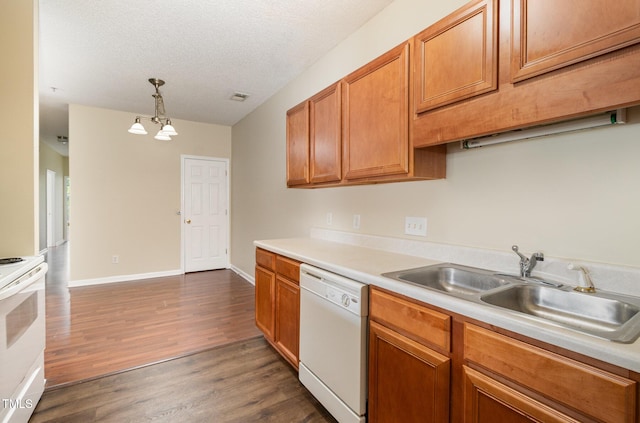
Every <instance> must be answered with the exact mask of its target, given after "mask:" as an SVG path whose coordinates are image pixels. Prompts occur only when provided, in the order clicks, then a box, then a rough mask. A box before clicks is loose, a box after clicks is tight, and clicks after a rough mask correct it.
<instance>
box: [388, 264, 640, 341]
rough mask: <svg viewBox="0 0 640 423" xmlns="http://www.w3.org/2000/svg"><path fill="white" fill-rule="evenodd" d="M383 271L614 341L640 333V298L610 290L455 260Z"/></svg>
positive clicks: (390, 275)
mask: <svg viewBox="0 0 640 423" xmlns="http://www.w3.org/2000/svg"><path fill="white" fill-rule="evenodd" d="M382 276H386V277H388V278H392V279H395V280H398V281H402V282H407V283H410V284H413V285H417V286H420V287H423V288H427V289H431V290H435V291H440V292H442V293H444V294H448V295H451V296H454V297H458V298H461V299H464V300H466V301H472V302H475V303H477V304H483V305H485V306H487V307H498V308H501V309H503V310H505V311H509V312H514V313H518V314H519V315H520V316H523V317H526V318H527V319H534V320H537V321H540V322H546V323H549V324H552V325H556V326H561V327H564V328H569V329H573V330H576V331H579V332H582V333H586V334H590V335H594V336H598V337H601V338H604V339H608V340H610V341H615V342H622V343H630V342H633V341H635V340H636V339H637V338H638V337H639V336H640V298H638V297H631V296H626V295H622V294H614V293H610V292H605V291H597V293H581V292H576V291H574V290H573V289H572V287H570V286H563V285H562V284H560V283H555V282H553V281H546V280H542V279H536V278H519V277H518V276H515V275H505V274H500V273H496V272H492V271H490V270H485V269H479V268H475V267H469V266H462V265H459V264H452V263H443V264H437V265H433V266H424V267H419V268H415V269H407V270H400V271H397V272H390V273H384V274H383V275H382Z"/></svg>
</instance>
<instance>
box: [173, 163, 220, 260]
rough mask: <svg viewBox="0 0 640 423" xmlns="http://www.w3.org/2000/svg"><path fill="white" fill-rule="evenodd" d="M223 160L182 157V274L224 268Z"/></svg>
mask: <svg viewBox="0 0 640 423" xmlns="http://www.w3.org/2000/svg"><path fill="white" fill-rule="evenodd" d="M227 165H228V161H227V160H221V159H208V158H188V157H183V166H182V168H183V172H184V173H183V211H182V219H183V220H182V228H183V239H184V244H183V245H184V268H185V272H197V271H201V270H212V269H222V268H226V267H227V266H228V233H229V223H228V222H229V219H228V192H229V190H228V177H227V174H228V172H227Z"/></svg>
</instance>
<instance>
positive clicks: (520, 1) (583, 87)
mask: <svg viewBox="0 0 640 423" xmlns="http://www.w3.org/2000/svg"><path fill="white" fill-rule="evenodd" d="M483 4H484V2H477V1H474V2H473V3H470V4H469V5H468V6H464V7H463V8H461V9H459V10H458V11H456V12H454V13H453V14H452V15H451V16H448V17H446V18H444V19H442V20H441V21H440V22H438V23H436V24H434V25H433V27H432V28H429V29H427V30H426V31H425V32H424V33H423V34H425V33H426V34H427V35H429V34H432V33H433V34H440V33H439V32H438V31H437V29H438V28H443V31H444V32H442V35H441V37H442V39H440V40H438V39H437V38H438V37H435V38H436V39H432V38H428V37H427V38H426V41H424V42H423V44H424V45H423V47H424V49H426V50H424V51H426V53H425V52H423V51H421V48H416V51H417V54H416V56H418V59H417V66H418V67H417V69H419V72H418V71H417V72H416V75H415V76H414V79H416V82H415V83H414V84H415V86H416V88H415V89H414V97H416V96H417V98H415V99H414V108H413V110H412V111H413V115H412V120H411V137H412V143H413V146H414V148H415V147H426V146H434V145H439V144H443V143H448V142H452V141H458V140H464V139H471V138H476V137H481V136H486V135H491V134H495V133H500V132H506V131H511V130H516V129H522V128H527V127H532V126H538V125H544V124H549V123H554V122H560V121H565V120H569V119H574V118H579V117H584V116H588V115H593V114H597V113H604V112H607V111H611V110H615V109H618V108H624V107H629V106H633V105H637V104H640V6H639V5H638V0H622V1H619V2H615V3H612V2H608V1H604V0H584V1H583V0H536V1H525V0H511V1H506V0H505V1H495V2H493V1H487V2H486V5H485V6H486V9H483V7H484V6H483ZM474 8H476V9H477V10H475V9H474ZM491 8H492V9H493V13H490V9H491ZM474 13H477V14H475V15H474ZM481 15H484V16H485V17H486V20H485V22H487V23H488V22H489V21H490V19H489V16H490V15H491V16H493V25H494V26H495V31H496V32H493V33H492V34H494V35H495V34H497V52H496V51H495V49H494V52H493V56H492V57H493V59H492V60H496V57H497V88H496V89H494V88H489V87H488V86H484V88H482V89H479V90H478V92H474V91H473V90H474V89H475V87H476V85H477V86H478V87H481V86H483V84H485V82H488V81H489V80H490V78H489V77H488V75H489V73H486V74H484V77H483V78H480V79H478V78H477V76H478V75H480V69H481V65H482V64H483V63H482V62H481V60H480V48H481V47H482V46H486V47H487V48H489V49H491V48H492V47H491V46H492V44H491V42H489V39H488V38H486V37H488V36H489V35H488V34H490V32H489V26H488V25H487V27H485V28H484V29H485V32H484V33H483V34H481V32H482V30H481V25H480V21H481V18H480V16H481ZM465 17H467V19H466V20H464V18H465ZM460 19H462V20H460ZM452 22H460V24H459V25H457V26H455V25H454V26H452V25H451V24H452ZM447 33H449V34H447ZM467 36H468V37H469V38H468V39H465V37H467ZM479 37H483V38H485V40H481V39H480V38H479ZM416 42H417V43H418V44H419V43H420V40H419V39H418V40H417V41H416ZM430 43H431V44H432V45H431V46H430V45H429V44H430ZM474 43H475V46H476V48H477V49H478V51H476V52H475V55H474V54H473V53H468V52H467V51H466V48H467V46H471V45H473V44H474ZM494 43H495V40H494ZM494 45H496V44H494ZM449 47H450V48H451V51H452V52H454V51H457V50H458V49H460V50H461V51H462V52H463V54H461V56H462V57H466V59H464V60H462V62H461V63H463V65H461V66H460V67H461V68H467V67H468V68H469V69H459V70H456V69H451V65H450V63H451V62H452V61H453V63H454V64H457V63H455V58H454V59H450V58H448V57H447V56H445V60H444V62H443V64H442V65H440V64H436V65H435V68H436V69H438V72H442V71H443V70H444V69H448V70H449V71H450V73H451V75H452V81H453V82H448V81H446V77H444V76H443V77H439V76H438V73H435V74H434V75H429V73H428V69H429V66H431V62H432V61H429V60H428V58H429V57H430V55H429V54H430V52H429V50H428V49H429V48H431V49H432V51H433V52H435V51H438V52H442V51H443V50H446V49H447V48H449ZM486 53H487V52H483V53H482V54H483V56H482V57H484V59H485V62H484V64H485V65H486V64H487V63H488V60H489V59H488V58H489V55H488V54H486ZM420 54H422V55H423V56H422V58H420V57H419V55H420ZM449 54H452V53H449ZM431 55H432V54H431ZM486 69H487V70H488V69H489V67H488V65H487V67H486ZM460 75H462V76H460ZM493 77H495V73H494V74H493ZM443 79H444V81H443ZM429 81H432V82H433V83H434V84H435V83H436V81H437V83H438V84H440V87H441V88H438V89H436V88H431V89H430V88H429V87H430V85H429V83H430V82H429ZM483 81H484V82H483ZM465 82H467V83H468V85H467V86H465ZM421 83H422V84H423V85H422V86H420V84H421ZM485 88H486V89H487V91H485V92H483V91H482V90H483V89H485ZM481 93H482V94H481Z"/></svg>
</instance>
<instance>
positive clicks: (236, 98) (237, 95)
mask: <svg viewBox="0 0 640 423" xmlns="http://www.w3.org/2000/svg"><path fill="white" fill-rule="evenodd" d="M229 98H230V99H231V100H233V101H245V100H246V99H248V98H249V94H245V93H239V92H235V93H233V95H232V96H231V97H229Z"/></svg>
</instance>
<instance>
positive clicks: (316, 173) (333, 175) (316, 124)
mask: <svg viewBox="0 0 640 423" xmlns="http://www.w3.org/2000/svg"><path fill="white" fill-rule="evenodd" d="M341 107H342V91H341V89H340V83H335V84H333V85H332V86H330V87H328V88H326V89H324V90H322V91H321V92H319V93H318V94H316V95H315V96H313V97H311V99H309V113H310V121H311V130H310V140H309V144H310V153H311V183H323V182H340V179H341V178H342V125H341Z"/></svg>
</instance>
